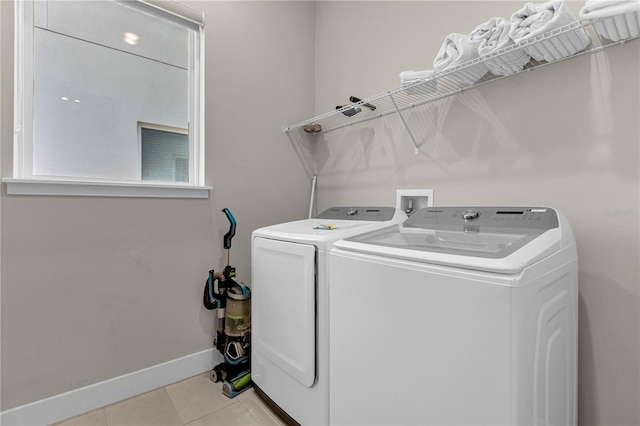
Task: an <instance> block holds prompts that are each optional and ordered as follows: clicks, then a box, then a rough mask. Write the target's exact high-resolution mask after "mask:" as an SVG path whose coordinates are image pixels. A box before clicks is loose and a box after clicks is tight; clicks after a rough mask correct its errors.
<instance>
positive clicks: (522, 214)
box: [405, 207, 558, 231]
mask: <svg viewBox="0 0 640 426" xmlns="http://www.w3.org/2000/svg"><path fill="white" fill-rule="evenodd" d="M471 224H473V225H474V226H478V227H479V226H489V227H498V228H510V229H512V228H527V229H537V230H541V231H545V230H547V229H552V228H557V227H558V216H557V214H556V212H555V210H553V209H551V208H548V207H427V208H423V209H420V210H418V211H416V212H415V213H413V214H412V215H411V216H410V217H409V219H407V221H406V222H405V226H409V227H416V228H433V227H438V226H456V225H461V226H466V225H471Z"/></svg>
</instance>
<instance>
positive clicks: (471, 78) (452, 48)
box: [433, 33, 489, 84]
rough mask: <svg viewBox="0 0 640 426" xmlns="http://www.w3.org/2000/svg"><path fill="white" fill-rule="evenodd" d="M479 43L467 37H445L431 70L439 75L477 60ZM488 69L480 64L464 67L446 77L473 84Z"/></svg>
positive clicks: (455, 35) (453, 34)
mask: <svg viewBox="0 0 640 426" xmlns="http://www.w3.org/2000/svg"><path fill="white" fill-rule="evenodd" d="M479 44H480V42H479V41H472V40H469V36H467V35H464V34H457V33H452V34H449V35H448V36H447V37H445V39H444V42H443V43H442V46H441V47H440V50H439V51H438V54H437V55H436V58H435V59H434V60H433V69H434V71H435V72H436V73H440V72H442V71H444V70H446V69H449V68H453V67H456V66H458V65H462V64H464V63H465V62H468V61H472V60H474V59H476V58H478V45H479ZM488 71H489V68H487V66H486V65H485V64H484V63H482V62H480V63H477V64H474V65H472V66H466V67H463V68H461V69H460V70H457V71H455V72H453V73H451V74H448V75H447V76H450V77H452V78H454V79H456V80H458V81H460V82H461V83H464V84H474V83H475V82H476V81H478V80H480V79H481V78H482V77H483V76H484V75H485V74H486V73H487V72H488Z"/></svg>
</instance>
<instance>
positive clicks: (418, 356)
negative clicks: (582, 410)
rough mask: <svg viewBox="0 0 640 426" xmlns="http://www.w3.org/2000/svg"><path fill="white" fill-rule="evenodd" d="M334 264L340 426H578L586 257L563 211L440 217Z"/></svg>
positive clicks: (374, 239)
mask: <svg viewBox="0 0 640 426" xmlns="http://www.w3.org/2000/svg"><path fill="white" fill-rule="evenodd" d="M330 257H331V276H330V279H331V291H330V302H329V303H330V305H331V318H330V333H329V334H330V341H331V346H330V360H329V362H330V365H331V370H330V383H331V395H330V423H331V424H337V425H348V424H359V425H363V424H367V425H374V424H387V425H389V424H393V425H400V424H421V425H447V424H455V425H463V424H466V425H469V424H473V425H498V424H502V425H539V424H544V425H551V424H555V425H575V424H576V421H577V379H576V377H577V328H578V316H577V315H578V258H577V253H576V244H575V241H574V237H573V234H572V232H571V228H570V226H569V223H568V221H567V220H566V218H565V217H563V216H562V215H561V214H560V213H559V212H557V211H555V210H553V209H551V208H518V207H477V208H467V207H437V208H435V207H430V208H425V209H421V210H418V211H417V212H415V213H414V214H412V215H411V216H410V217H409V219H408V220H407V221H406V222H405V223H404V224H402V225H397V226H391V227H387V228H384V229H379V230H376V231H373V232H369V233H367V234H362V235H358V236H355V237H353V238H348V239H346V240H344V241H340V242H337V243H336V244H335V248H334V249H333V250H332V251H331V256H330Z"/></svg>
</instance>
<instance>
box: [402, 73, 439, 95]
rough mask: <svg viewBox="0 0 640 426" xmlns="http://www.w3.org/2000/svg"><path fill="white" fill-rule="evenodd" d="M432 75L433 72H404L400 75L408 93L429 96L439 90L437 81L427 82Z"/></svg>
mask: <svg viewBox="0 0 640 426" xmlns="http://www.w3.org/2000/svg"><path fill="white" fill-rule="evenodd" d="M432 75H433V70H424V71H413V70H409V71H402V72H401V73H400V83H401V84H402V86H403V87H405V88H406V92H407V93H409V94H411V95H427V94H431V93H435V91H436V90H438V85H437V83H436V80H430V81H427V79H428V78H429V77H431V76H432ZM420 82H422V83H420Z"/></svg>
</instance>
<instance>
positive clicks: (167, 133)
mask: <svg viewBox="0 0 640 426" xmlns="http://www.w3.org/2000/svg"><path fill="white" fill-rule="evenodd" d="M140 158H141V161H140V166H141V168H140V178H141V179H142V180H147V181H156V182H188V181H189V135H188V133H187V132H186V130H181V129H166V128H159V127H158V126H153V125H149V124H140Z"/></svg>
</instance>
